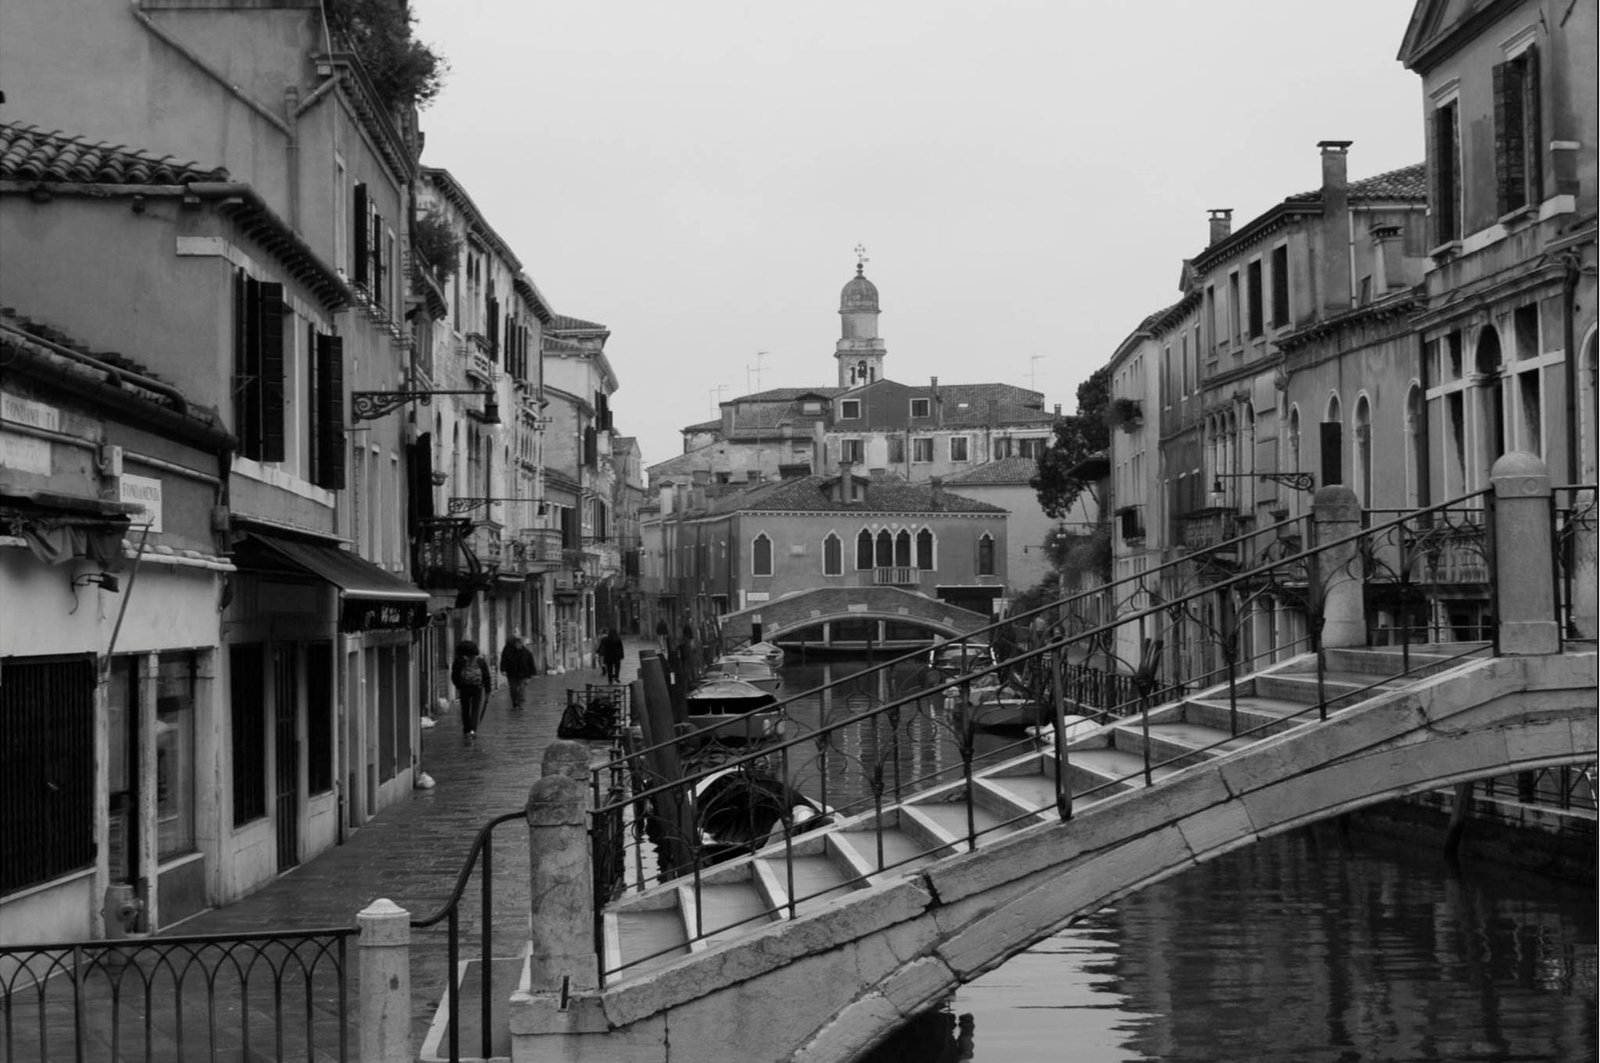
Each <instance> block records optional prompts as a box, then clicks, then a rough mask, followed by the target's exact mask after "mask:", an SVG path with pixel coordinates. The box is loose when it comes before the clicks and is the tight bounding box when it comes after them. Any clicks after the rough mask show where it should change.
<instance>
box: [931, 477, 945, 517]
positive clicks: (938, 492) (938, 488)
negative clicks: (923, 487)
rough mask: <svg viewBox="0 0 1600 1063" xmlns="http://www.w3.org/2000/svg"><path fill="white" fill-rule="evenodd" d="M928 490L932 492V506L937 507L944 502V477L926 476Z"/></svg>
mask: <svg viewBox="0 0 1600 1063" xmlns="http://www.w3.org/2000/svg"><path fill="white" fill-rule="evenodd" d="M928 490H929V491H931V492H932V493H933V508H934V509H938V508H939V507H940V506H942V505H943V504H944V477H943V476H930V477H928Z"/></svg>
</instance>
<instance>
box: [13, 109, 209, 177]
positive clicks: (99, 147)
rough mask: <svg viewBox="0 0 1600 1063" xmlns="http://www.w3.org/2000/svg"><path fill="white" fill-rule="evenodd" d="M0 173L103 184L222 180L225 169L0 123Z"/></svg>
mask: <svg viewBox="0 0 1600 1063" xmlns="http://www.w3.org/2000/svg"><path fill="white" fill-rule="evenodd" d="M0 179H3V180H7V181H61V182H74V183H79V184H103V185H182V184H188V183H189V182H191V181H226V180H228V179H229V177H228V171H227V170H225V169H223V168H222V167H220V166H216V167H211V168H207V167H204V166H202V165H201V164H200V163H197V162H179V161H177V160H176V159H174V158H173V157H172V156H170V155H163V156H160V157H159V158H158V157H156V156H154V155H151V154H149V153H148V152H144V151H137V150H134V149H132V148H128V147H125V146H123V145H121V144H106V143H104V142H91V141H89V140H87V139H85V138H83V137H74V136H70V135H68V134H66V133H62V132H60V131H59V130H57V131H54V132H49V133H46V132H44V131H42V130H40V129H39V128H38V127H36V126H31V125H17V124H16V123H12V122H4V123H0Z"/></svg>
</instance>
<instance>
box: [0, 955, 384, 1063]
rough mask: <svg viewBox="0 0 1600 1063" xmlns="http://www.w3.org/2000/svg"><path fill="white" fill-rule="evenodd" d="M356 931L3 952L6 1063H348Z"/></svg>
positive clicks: (0, 988)
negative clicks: (244, 1062)
mask: <svg viewBox="0 0 1600 1063" xmlns="http://www.w3.org/2000/svg"><path fill="white" fill-rule="evenodd" d="M356 933H357V932H356V929H355V928H354V927H331V928H326V929H316V930H302V931H287V932H282V933H272V934H241V935H223V934H201V935H191V936H187V937H156V938H125V939H107V940H100V941H73V942H65V943H61V944H46V945H9V946H3V947H0V1048H3V1050H4V1051H3V1052H0V1058H3V1059H5V1060H8V1061H10V1060H15V1061H17V1063H21V1061H23V1060H28V1061H30V1063H55V1061H58V1060H73V1061H77V1063H82V1061H84V1060H98V1059H114V1060H119V1061H128V1063H133V1061H143V1063H170V1061H173V1060H236V1059H252V1060H254V1059H262V1060H266V1059H272V1060H280V1061H281V1060H291V1059H295V1060H310V1059H317V1060H325V1059H337V1060H347V1059H350V1058H352V1056H351V1053H350V1022H349V1019H350V1012H349V982H350V979H349V973H350V969H349V961H350V955H349V944H350V941H351V939H352V938H354V937H355V936H356Z"/></svg>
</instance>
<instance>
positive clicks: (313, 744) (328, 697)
mask: <svg viewBox="0 0 1600 1063" xmlns="http://www.w3.org/2000/svg"><path fill="white" fill-rule="evenodd" d="M333 684H334V676H333V643H331V642H313V643H308V644H307V646H306V791H307V792H308V793H313V794H320V793H327V792H328V791H329V790H332V789H333V727H334V715H333ZM407 726H409V723H408V725H407Z"/></svg>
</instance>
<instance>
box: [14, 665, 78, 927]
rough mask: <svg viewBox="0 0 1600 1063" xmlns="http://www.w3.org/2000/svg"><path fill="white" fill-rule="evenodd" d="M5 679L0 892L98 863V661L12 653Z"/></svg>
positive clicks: (15, 889) (34, 883) (21, 887)
mask: <svg viewBox="0 0 1600 1063" xmlns="http://www.w3.org/2000/svg"><path fill="white" fill-rule="evenodd" d="M3 669H4V672H5V676H4V681H3V682H0V896H4V895H6V894H8V893H14V892H16V891H18V890H20V889H23V888H25V887H28V886H32V885H36V884H37V883H40V882H48V881H50V880H51V879H53V878H59V877H61V876H62V875H65V874H67V873H69V872H72V871H76V870H77V869H79V868H82V867H88V866H90V865H92V864H93V863H94V858H95V844H94V791H95V775H94V746H95V739H94V731H95V718H94V684H95V675H94V664H93V663H92V662H91V661H90V660H88V659H87V658H83V659H77V660H72V659H62V658H53V659H52V658H44V659H25V658H18V657H8V658H6V659H5V661H4V662H3Z"/></svg>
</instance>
